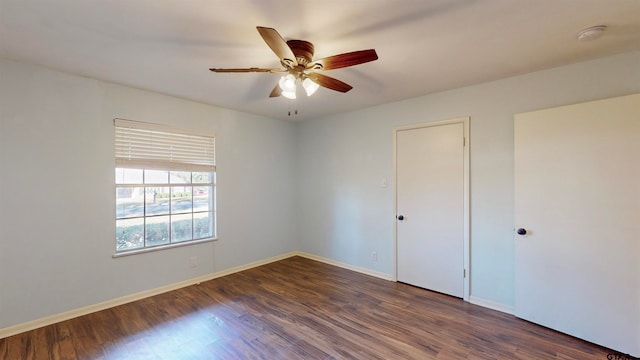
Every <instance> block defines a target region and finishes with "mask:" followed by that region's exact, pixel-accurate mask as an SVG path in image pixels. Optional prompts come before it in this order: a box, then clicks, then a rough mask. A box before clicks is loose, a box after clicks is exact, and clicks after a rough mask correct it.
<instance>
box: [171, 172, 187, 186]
mask: <svg viewBox="0 0 640 360" xmlns="http://www.w3.org/2000/svg"><path fill="white" fill-rule="evenodd" d="M169 181H170V182H171V183H172V184H191V172H190V171H171V172H170V173H169Z"/></svg>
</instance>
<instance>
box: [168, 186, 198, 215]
mask: <svg viewBox="0 0 640 360" xmlns="http://www.w3.org/2000/svg"><path fill="white" fill-rule="evenodd" d="M192 201H193V199H192V198H191V186H172V187H171V213H172V214H180V213H190V212H191V209H193V206H192Z"/></svg>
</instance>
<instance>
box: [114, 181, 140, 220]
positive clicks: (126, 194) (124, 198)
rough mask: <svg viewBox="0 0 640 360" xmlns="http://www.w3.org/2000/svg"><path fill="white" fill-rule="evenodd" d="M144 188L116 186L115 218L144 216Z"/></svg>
mask: <svg viewBox="0 0 640 360" xmlns="http://www.w3.org/2000/svg"><path fill="white" fill-rule="evenodd" d="M143 202H144V188H141V187H116V219H121V218H129V217H140V216H144V204H143Z"/></svg>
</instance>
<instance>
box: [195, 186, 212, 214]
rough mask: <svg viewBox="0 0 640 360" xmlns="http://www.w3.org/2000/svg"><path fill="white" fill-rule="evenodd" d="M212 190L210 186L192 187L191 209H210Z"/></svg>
mask: <svg viewBox="0 0 640 360" xmlns="http://www.w3.org/2000/svg"><path fill="white" fill-rule="evenodd" d="M212 194H213V191H212V187H211V186H195V187H194V188H193V211H210V210H211V203H212V198H213V196H212Z"/></svg>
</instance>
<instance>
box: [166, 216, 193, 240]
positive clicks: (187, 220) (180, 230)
mask: <svg viewBox="0 0 640 360" xmlns="http://www.w3.org/2000/svg"><path fill="white" fill-rule="evenodd" d="M192 228H193V222H192V215H191V214H182V215H171V242H180V241H185V240H191V239H193V234H192V232H191V229H192Z"/></svg>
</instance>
